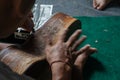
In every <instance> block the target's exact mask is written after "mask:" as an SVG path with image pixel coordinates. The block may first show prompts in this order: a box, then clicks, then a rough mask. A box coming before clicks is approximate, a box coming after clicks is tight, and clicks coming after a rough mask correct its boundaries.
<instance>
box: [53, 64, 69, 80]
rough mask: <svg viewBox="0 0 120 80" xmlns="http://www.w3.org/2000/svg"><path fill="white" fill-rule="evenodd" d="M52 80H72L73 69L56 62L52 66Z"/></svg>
mask: <svg viewBox="0 0 120 80" xmlns="http://www.w3.org/2000/svg"><path fill="white" fill-rule="evenodd" d="M51 70H52V80H70V79H71V78H70V76H71V67H70V66H69V65H68V64H66V63H63V62H56V63H53V64H52V65H51Z"/></svg>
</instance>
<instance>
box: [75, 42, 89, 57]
mask: <svg viewBox="0 0 120 80" xmlns="http://www.w3.org/2000/svg"><path fill="white" fill-rule="evenodd" d="M89 48H90V45H89V44H87V45H85V46H84V47H82V48H81V49H80V50H78V51H77V52H76V53H75V55H76V56H77V55H79V54H81V53H83V52H85V51H87V50H88V49H89Z"/></svg>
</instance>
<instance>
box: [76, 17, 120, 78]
mask: <svg viewBox="0 0 120 80" xmlns="http://www.w3.org/2000/svg"><path fill="white" fill-rule="evenodd" d="M76 18H78V19H79V20H80V21H81V22H82V30H83V34H85V35H87V40H86V41H85V42H84V43H83V44H87V43H89V44H91V45H92V46H93V47H96V48H97V49H98V52H97V53H96V54H93V55H92V56H91V57H90V58H89V59H88V62H87V64H86V67H85V70H84V78H85V80H120V17H76Z"/></svg>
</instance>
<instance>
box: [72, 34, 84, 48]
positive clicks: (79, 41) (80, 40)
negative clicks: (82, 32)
mask: <svg viewBox="0 0 120 80" xmlns="http://www.w3.org/2000/svg"><path fill="white" fill-rule="evenodd" d="M85 39H86V36H82V37H81V38H80V39H79V40H78V41H76V42H75V44H74V45H73V47H72V50H75V49H76V48H77V47H78V46H79V45H80V44H81V43H82V42H83V41H84V40H85Z"/></svg>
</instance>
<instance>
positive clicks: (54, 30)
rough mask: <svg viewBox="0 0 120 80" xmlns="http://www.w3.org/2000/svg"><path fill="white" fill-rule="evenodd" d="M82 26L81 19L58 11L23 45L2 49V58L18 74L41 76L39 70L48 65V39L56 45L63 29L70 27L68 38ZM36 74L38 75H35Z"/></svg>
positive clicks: (0, 55)
mask: <svg viewBox="0 0 120 80" xmlns="http://www.w3.org/2000/svg"><path fill="white" fill-rule="evenodd" d="M80 26H81V23H80V21H79V20H77V19H75V18H73V17H71V16H69V15H66V14H64V13H56V14H55V15H53V16H52V17H51V18H50V19H49V20H48V21H47V22H46V23H45V24H44V25H43V26H42V27H41V28H40V29H38V30H37V31H36V32H35V33H34V34H32V35H31V36H30V37H29V39H28V40H27V41H26V42H25V43H24V44H23V45H14V46H9V47H8V48H6V49H4V50H2V51H1V53H0V60H1V61H2V62H4V63H5V64H6V65H8V66H9V67H10V68H11V69H12V70H13V71H14V72H17V73H18V74H27V75H30V76H32V77H37V78H39V77H41V76H42V75H41V76H40V74H39V77H38V76H36V75H37V74H38V71H39V70H40V72H42V74H43V72H44V71H45V69H44V68H46V66H47V65H48V64H47V62H46V61H45V52H44V49H45V47H46V45H47V40H48V39H49V40H51V41H52V44H53V45H54V44H55V43H56V42H57V40H58V39H59V36H60V34H61V33H62V32H63V30H65V29H68V30H69V32H68V35H67V38H66V40H67V39H68V38H69V36H70V35H71V34H72V33H73V32H74V31H75V30H76V29H80V28H81V27H80ZM38 69H39V70H38ZM43 70H44V71H43ZM35 72H36V73H37V74H36V73H35ZM34 74H36V75H35V76H33V75H34ZM41 78H42V77H41ZM45 80H48V79H45Z"/></svg>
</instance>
